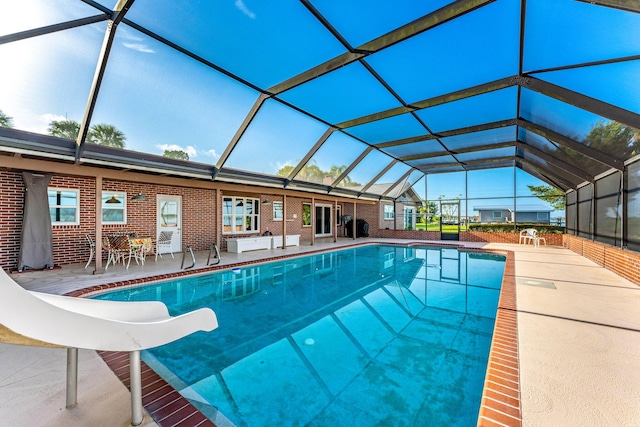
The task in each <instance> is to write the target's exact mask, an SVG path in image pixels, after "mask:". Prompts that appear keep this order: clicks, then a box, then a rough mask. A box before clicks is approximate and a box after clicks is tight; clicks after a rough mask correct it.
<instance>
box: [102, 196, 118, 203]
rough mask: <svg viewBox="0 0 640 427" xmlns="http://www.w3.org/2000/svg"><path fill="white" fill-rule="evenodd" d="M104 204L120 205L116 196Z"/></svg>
mask: <svg viewBox="0 0 640 427" xmlns="http://www.w3.org/2000/svg"><path fill="white" fill-rule="evenodd" d="M105 203H109V204H113V203H122V202H121V201H120V200H118V199H116V196H111V198H110V199H108V200H107V201H106V202H105Z"/></svg>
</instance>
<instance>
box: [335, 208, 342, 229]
mask: <svg viewBox="0 0 640 427" xmlns="http://www.w3.org/2000/svg"><path fill="white" fill-rule="evenodd" d="M336 225H337V226H338V227H339V226H341V225H342V206H341V205H336Z"/></svg>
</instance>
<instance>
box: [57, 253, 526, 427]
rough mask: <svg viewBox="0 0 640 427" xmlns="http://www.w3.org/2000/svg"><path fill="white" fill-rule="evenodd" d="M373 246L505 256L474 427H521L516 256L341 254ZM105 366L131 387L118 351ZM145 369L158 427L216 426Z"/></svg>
mask: <svg viewBox="0 0 640 427" xmlns="http://www.w3.org/2000/svg"><path fill="white" fill-rule="evenodd" d="M372 244H386V245H398V246H414V245H421V246H451V247H456V248H458V249H463V250H466V251H478V252H489V253H498V254H501V255H505V256H506V263H505V271H504V276H503V279H502V287H501V291H500V299H499V302H498V310H497V313H496V321H495V324H494V331H493V337H492V340H491V348H490V352H489V362H488V364H487V372H486V375H485V382H484V389H483V393H482V400H481V404H480V411H479V415H478V423H477V427H493V426H503V427H504V426H509V427H520V426H521V425H522V416H521V399H520V374H519V372H520V371H519V355H518V329H517V328H518V319H517V301H516V283H515V282H516V281H515V258H514V253H513V252H512V251H508V250H491V249H478V248H469V247H465V246H464V245H463V244H452V243H444V244H438V243H431V242H429V243H427V242H409V243H402V244H400V243H390V242H366V243H358V244H354V245H349V246H345V247H343V248H339V249H347V248H350V247H357V246H365V245H372ZM339 249H336V248H333V249H322V250H317V251H311V252H307V253H305V254H300V255H294V256H285V255H283V256H277V257H270V258H266V259H262V260H259V261H251V262H242V263H237V264H233V265H231V264H229V265H224V266H213V267H208V268H203V269H199V270H196V271H193V270H192V271H179V272H175V273H171V274H164V275H160V276H153V277H149V278H145V279H136V280H130V281H121V282H115V283H109V284H105V285H97V286H92V287H89V288H85V289H80V290H77V291H73V292H70V293H69V295H70V296H76V297H88V296H91V295H94V294H97V293H102V292H105V291H107V290H113V289H116V288H123V287H135V286H140V285H142V284H148V283H153V282H154V281H161V280H167V279H172V278H177V277H182V276H187V275H189V276H191V275H197V274H204V273H209V272H212V271H216V270H221V269H229V268H232V267H234V266H244V265H250V264H256V263H263V262H270V261H275V260H280V259H285V258H292V257H296V256H306V255H309V254H312V253H321V252H327V251H333V250H339ZM98 354H99V355H100V356H101V357H102V359H103V360H104V361H105V363H106V364H107V366H109V368H110V369H111V370H112V371H113V372H114V373H115V374H116V376H117V377H118V378H119V379H120V380H121V381H122V382H123V384H124V385H125V386H127V387H129V385H128V384H129V364H128V363H129V362H128V360H129V357H128V354H127V353H122V352H98ZM141 363H142V369H143V378H142V381H143V382H142V386H143V406H144V407H145V409H146V410H147V412H149V414H150V415H151V417H152V418H153V419H154V421H155V422H156V423H157V424H158V425H159V426H160V427H168V426H182V427H194V426H207V427H208V426H213V427H215V424H214V423H213V422H212V421H211V420H209V419H208V418H206V417H205V416H204V415H203V414H202V413H201V412H200V411H199V410H198V409H197V408H196V407H195V406H193V405H192V404H191V403H190V402H189V401H188V400H187V399H185V398H184V397H182V396H181V395H180V394H179V393H178V392H177V391H176V390H175V389H174V388H173V387H172V386H171V385H169V384H168V383H167V382H166V381H165V380H164V379H162V378H161V377H160V376H159V375H158V374H157V373H156V372H155V371H153V369H151V368H150V367H149V366H148V365H146V364H145V363H144V362H141Z"/></svg>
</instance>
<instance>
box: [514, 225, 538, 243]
mask: <svg viewBox="0 0 640 427" xmlns="http://www.w3.org/2000/svg"><path fill="white" fill-rule="evenodd" d="M536 234H538V231H537V230H536V229H535V228H525V229H524V230H522V231H520V239H519V240H518V244H519V245H522V244H525V245H526V244H528V243H529V242H530V243H531V244H533V245H534V246H535V244H536Z"/></svg>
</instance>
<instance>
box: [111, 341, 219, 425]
mask: <svg viewBox="0 0 640 427" xmlns="http://www.w3.org/2000/svg"><path fill="white" fill-rule="evenodd" d="M98 355H100V357H102V360H104V361H105V363H106V364H107V366H109V368H111V370H112V371H113V372H114V373H115V374H116V376H117V377H118V378H119V379H120V381H122V383H123V384H124V385H125V386H126V387H127V388H129V389H130V382H129V380H130V377H129V353H126V352H113V351H99V352H98ZM140 364H141V372H142V405H143V406H144V408H145V409H146V410H147V412H149V415H151V418H153V420H154V421H155V422H156V423H157V424H158V425H159V426H160V427H169V426H173V427H196V426H198V427H216V425H215V424H214V423H213V422H211V421H210V420H209V419H208V418H207V417H205V416H204V415H203V414H202V412H200V411H199V410H198V409H197V408H196V407H195V406H193V405H192V404H191V402H189V401H188V400H187V399H185V398H184V397H182V395H181V394H180V393H178V392H177V391H176V390H175V389H174V388H173V387H172V386H171V385H170V384H169V383H167V382H166V381H165V380H164V379H163V378H162V377H160V375H158V374H157V373H156V372H155V371H154V370H153V369H151V368H150V367H149V366H148V365H147V364H146V363H144V362H143V361H140Z"/></svg>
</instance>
